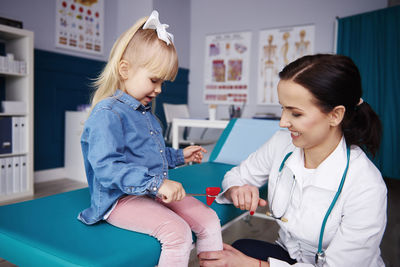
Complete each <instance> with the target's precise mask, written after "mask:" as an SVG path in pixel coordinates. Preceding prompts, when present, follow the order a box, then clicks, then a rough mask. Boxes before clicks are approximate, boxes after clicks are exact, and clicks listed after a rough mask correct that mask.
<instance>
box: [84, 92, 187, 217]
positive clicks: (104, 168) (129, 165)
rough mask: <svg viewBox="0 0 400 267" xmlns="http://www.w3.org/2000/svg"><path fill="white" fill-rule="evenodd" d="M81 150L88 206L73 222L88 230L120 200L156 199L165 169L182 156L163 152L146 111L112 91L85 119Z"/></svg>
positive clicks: (159, 134) (159, 132) (154, 121)
mask: <svg viewBox="0 0 400 267" xmlns="http://www.w3.org/2000/svg"><path fill="white" fill-rule="evenodd" d="M81 146H82V153H83V159H84V164H85V170H86V177H87V181H88V185H89V191H90V194H91V205H90V207H89V208H87V209H85V210H83V211H82V212H81V213H80V214H79V216H78V219H79V220H81V221H82V222H84V223H85V224H94V223H96V222H98V221H100V220H102V219H103V216H104V214H105V213H106V212H107V211H109V210H110V208H111V207H112V206H113V204H114V203H115V202H116V201H117V200H118V199H119V198H120V197H121V196H124V195H151V196H156V195H157V192H158V189H159V188H160V186H161V184H162V183H163V181H164V179H167V178H168V168H174V167H176V166H177V165H180V164H183V163H184V157H183V151H182V150H181V149H180V150H175V149H173V148H169V147H165V143H164V138H163V136H162V130H161V127H160V124H159V123H158V121H157V119H156V117H155V116H154V115H153V114H152V113H151V108H150V106H146V107H145V106H143V105H142V104H141V103H140V102H139V101H138V100H136V99H135V98H133V97H132V96H130V95H128V94H126V93H124V92H122V91H120V90H117V91H116V93H115V94H114V95H113V96H112V97H108V98H106V99H104V100H102V101H100V102H99V103H98V104H97V105H96V106H95V107H94V109H93V110H92V112H91V114H90V116H89V118H88V119H87V121H86V123H85V126H84V129H83V133H82V137H81Z"/></svg>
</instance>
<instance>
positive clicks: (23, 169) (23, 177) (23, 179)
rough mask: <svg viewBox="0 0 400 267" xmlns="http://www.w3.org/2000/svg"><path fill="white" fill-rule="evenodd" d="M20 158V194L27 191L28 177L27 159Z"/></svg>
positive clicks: (25, 157)
mask: <svg viewBox="0 0 400 267" xmlns="http://www.w3.org/2000/svg"><path fill="white" fill-rule="evenodd" d="M19 158H20V183H21V192H25V191H28V189H29V188H28V175H27V167H28V162H27V160H28V157H27V156H21V157H19Z"/></svg>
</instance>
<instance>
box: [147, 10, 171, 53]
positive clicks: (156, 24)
mask: <svg viewBox="0 0 400 267" xmlns="http://www.w3.org/2000/svg"><path fill="white" fill-rule="evenodd" d="M168 27H169V26H168V25H167V24H161V22H160V20H159V19H158V12H157V10H153V12H151V15H150V17H149V18H148V19H147V21H146V23H145V24H144V25H143V29H154V30H156V32H157V36H158V39H160V40H163V41H164V42H166V43H167V45H169V44H170V43H171V42H174V36H173V35H172V34H171V33H169V32H167V31H166V29H167V28H168Z"/></svg>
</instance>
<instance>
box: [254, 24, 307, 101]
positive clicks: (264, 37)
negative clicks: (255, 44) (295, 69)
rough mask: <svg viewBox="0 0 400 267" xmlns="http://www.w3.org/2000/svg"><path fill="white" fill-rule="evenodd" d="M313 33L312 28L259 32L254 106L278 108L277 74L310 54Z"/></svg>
mask: <svg viewBox="0 0 400 267" xmlns="http://www.w3.org/2000/svg"><path fill="white" fill-rule="evenodd" d="M314 32H315V26H314V25H304V26H295V27H286V28H279V29H268V30H262V31H260V33H259V62H258V64H259V65H258V87H257V88H258V92H257V104H261V105H277V104H278V94H277V85H278V82H279V75H278V74H279V72H280V71H281V70H282V69H283V67H285V66H286V65H287V64H289V63H290V62H292V61H294V60H295V59H297V58H299V57H302V56H304V55H310V54H313V53H314Z"/></svg>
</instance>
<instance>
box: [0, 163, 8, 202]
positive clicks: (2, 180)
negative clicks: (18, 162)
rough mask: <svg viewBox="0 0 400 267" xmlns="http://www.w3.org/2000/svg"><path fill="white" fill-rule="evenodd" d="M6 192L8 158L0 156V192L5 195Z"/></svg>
mask: <svg viewBox="0 0 400 267" xmlns="http://www.w3.org/2000/svg"><path fill="white" fill-rule="evenodd" d="M6 193H7V185H6V159H5V158H0V194H2V195H4V194H6Z"/></svg>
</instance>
